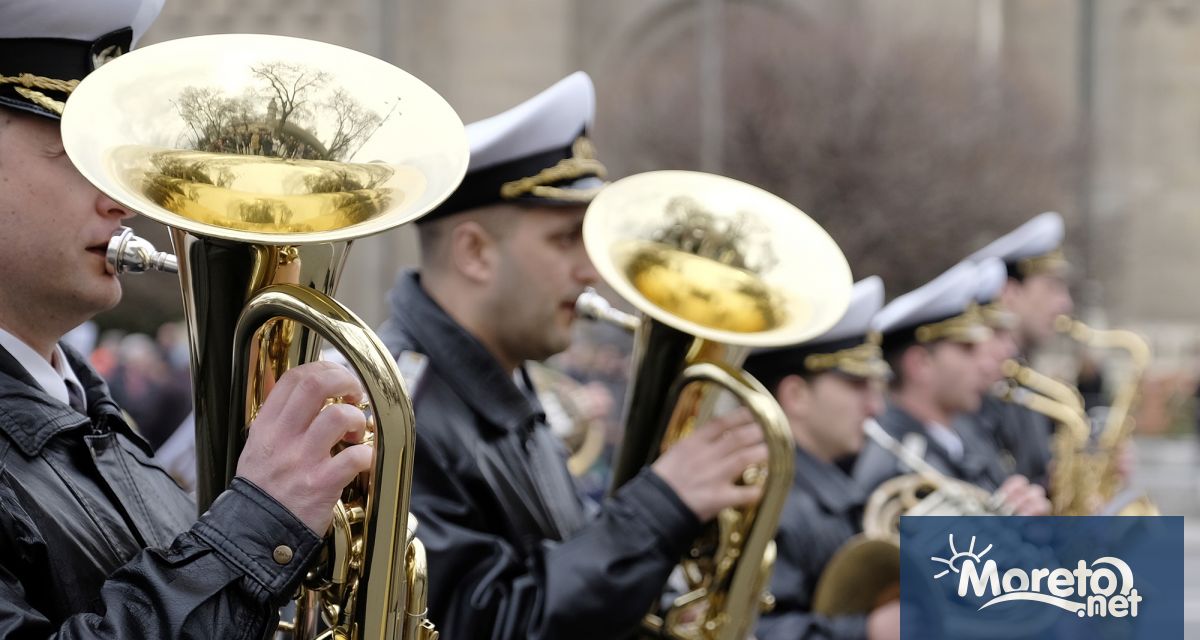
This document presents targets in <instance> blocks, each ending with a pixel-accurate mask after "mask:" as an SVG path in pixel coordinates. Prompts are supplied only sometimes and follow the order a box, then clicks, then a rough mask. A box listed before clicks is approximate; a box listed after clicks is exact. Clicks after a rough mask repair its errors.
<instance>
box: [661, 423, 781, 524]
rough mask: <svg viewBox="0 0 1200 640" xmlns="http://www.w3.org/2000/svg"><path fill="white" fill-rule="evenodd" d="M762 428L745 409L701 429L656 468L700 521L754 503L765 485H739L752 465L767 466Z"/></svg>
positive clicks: (673, 450)
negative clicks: (729, 509)
mask: <svg viewBox="0 0 1200 640" xmlns="http://www.w3.org/2000/svg"><path fill="white" fill-rule="evenodd" d="M766 461H767V445H766V444H765V443H764V442H763V434H762V428H761V427H760V426H759V425H758V424H757V423H755V422H754V420H753V419H752V418H751V417H750V412H749V411H747V410H745V409H736V410H734V411H731V412H729V413H727V414H724V415H722V416H720V417H718V418H714V419H712V420H709V421H708V422H706V423H704V424H702V425H700V426H699V427H697V428H696V429H695V430H694V431H693V432H692V433H691V434H690V435H688V436H687V437H686V438H683V439H681V440H680V441H679V442H677V443H675V445H674V446H672V447H671V448H670V449H667V451H666V452H664V453H663V454H662V456H660V457H659V458H658V460H656V461H655V462H654V464H653V466H652V467H651V468H652V469H653V470H654V472H655V473H657V474H658V475H659V477H661V478H662V479H663V480H664V481H665V482H666V483H667V485H669V486H670V487H671V489H673V490H674V491H675V493H676V494H677V495H678V496H679V499H680V500H682V501H683V503H684V504H685V505H687V506H688V508H689V509H691V510H692V512H693V513H695V514H696V517H697V518H699V519H700V521H701V522H707V521H708V520H711V519H712V518H713V517H714V516H716V515H717V513H719V512H720V511H721V509H724V508H726V507H737V506H744V505H749V504H753V503H754V502H756V501H757V500H758V499H759V498H761V497H762V485H761V484H751V485H746V484H741V483H739V482H738V481H739V480H740V479H741V478H742V475H743V473H744V472H745V471H746V469H747V468H748V467H751V466H752V465H764V464H766Z"/></svg>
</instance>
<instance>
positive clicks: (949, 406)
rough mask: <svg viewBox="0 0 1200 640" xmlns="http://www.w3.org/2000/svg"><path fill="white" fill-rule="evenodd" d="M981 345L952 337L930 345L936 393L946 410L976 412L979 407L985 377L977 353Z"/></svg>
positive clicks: (956, 412)
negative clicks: (982, 381)
mask: <svg viewBox="0 0 1200 640" xmlns="http://www.w3.org/2000/svg"><path fill="white" fill-rule="evenodd" d="M979 348H980V347H979V345H975V344H968V343H962V342H954V341H951V340H944V341H942V342H938V343H936V344H934V345H933V346H932V347H930V349H929V353H930V360H931V363H932V380H933V387H934V394H935V397H936V400H937V402H938V404H939V405H941V407H942V410H943V411H945V412H946V413H950V414H958V413H973V412H975V411H978V410H979V405H980V402H981V401H982V395H981V393H980V388H981V386H982V385H981V380H982V378H983V376H982V374H981V371H980V369H979V363H978V359H977V356H976V353H975V352H976V350H977V349H979Z"/></svg>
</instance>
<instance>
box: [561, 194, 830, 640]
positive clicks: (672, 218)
mask: <svg viewBox="0 0 1200 640" xmlns="http://www.w3.org/2000/svg"><path fill="white" fill-rule="evenodd" d="M583 236H584V243H585V246H586V247H587V251H588V255H589V256H590V257H591V260H592V262H593V263H594V264H595V265H596V268H597V270H598V271H599V272H600V275H601V277H602V278H603V279H604V280H605V281H606V282H607V284H608V285H609V286H610V287H612V288H613V289H614V290H615V291H616V292H617V293H618V294H619V295H620V296H621V297H622V298H624V299H625V300H626V301H628V302H629V303H631V304H632V305H633V306H634V307H636V308H637V309H638V310H639V311H640V312H641V317H640V318H639V317H637V316H633V315H631V314H625V313H622V312H619V311H616V310H613V309H611V308H610V307H608V306H607V305H606V304H605V303H604V302H603V300H602V299H600V298H599V297H598V296H595V295H594V294H589V295H585V296H582V297H581V299H580V301H579V302H578V303H577V305H576V308H577V309H578V311H579V313H580V315H581V316H584V317H590V318H596V319H606V320H610V321H613V322H615V323H616V324H618V325H619V326H622V327H624V328H626V329H629V330H632V331H634V333H635V339H634V342H635V344H634V354H633V368H634V372H633V374H632V378H631V382H630V384H631V387H630V392H629V395H628V398H627V401H626V406H625V436H624V440H623V441H622V444H621V447H620V450H619V452H618V459H617V461H616V463H615V465H614V468H613V478H612V488H613V490H614V491H615V490H616V489H617V488H619V487H621V486H622V485H623V484H625V483H626V482H627V481H629V480H630V479H632V478H633V477H634V476H635V475H636V474H637V473H639V472H640V471H641V469H642V468H643V467H645V466H646V465H648V464H650V463H652V462H653V461H654V460H655V459H656V458H657V457H658V456H659V455H660V453H661V452H663V451H665V450H666V449H667V448H669V447H671V446H672V445H673V444H674V443H675V442H676V441H677V440H679V439H680V438H682V437H684V436H685V435H687V433H689V432H690V431H691V428H692V426H693V425H694V424H696V423H697V421H699V420H703V419H705V418H706V417H708V416H711V415H712V413H713V411H714V409H715V407H714V403H715V402H716V399H717V398H716V396H717V394H715V393H712V391H713V389H712V385H716V386H718V387H723V388H725V389H727V390H728V391H730V392H731V393H732V394H733V395H734V396H735V397H736V398H737V400H738V401H739V402H740V403H741V404H743V405H745V406H747V407H748V408H749V409H750V411H751V413H752V414H753V415H754V416H755V418H756V419H757V421H758V422H759V424H760V425H761V426H762V429H763V432H764V436H765V440H766V442H767V445H768V449H769V459H768V463H767V469H766V473H765V474H763V473H761V471H762V470H760V469H751V470H748V472H747V473H746V474H745V476H744V480H745V481H747V482H764V483H765V485H764V492H763V498H762V500H761V501H760V502H759V503H758V504H757V505H755V506H752V507H749V508H745V509H726V510H725V511H724V512H722V513H721V514H720V515H719V516H718V517H717V521H716V524H715V525H714V526H712V527H710V528H709V530H708V532H707V533H706V534H705V535H704V536H702V537H701V539H700V540H698V541H696V542H695V543H694V545H693V548H692V552H691V553H690V554H688V555H687V556H686V557H685V558H683V559H682V560H681V562H680V569H681V571H680V573H681V574H682V576H683V578H684V580H685V582H686V587H685V589H684V593H682V595H679V596H678V597H676V598H674V600H673V602H672V604H671V605H670V606H668V607H667V609H666V611H665V613H663V615H658V612H655V613H652V614H650V615H647V616H646V618H645V619H644V620H643V625H642V627H643V633H644V634H648V635H649V636H650V637H656V638H659V637H665V638H689V639H691V638H704V639H718V638H719V639H728V640H732V639H734V638H738V639H740V638H744V637H746V636H747V635H748V634H749V633H750V632H751V631H752V630H753V627H754V623H755V620H756V619H757V617H758V613H759V612H760V611H761V610H762V609H763V608H764V607H765V606H769V603H770V599H769V595H768V594H767V593H766V587H767V585H768V581H769V577H770V570H771V566H772V564H773V562H774V537H775V530H776V528H777V527H778V524H779V516H780V512H781V510H782V509H783V504H784V501H785V499H786V497H787V494H788V491H789V489H790V487H791V484H792V473H793V464H794V456H795V454H794V451H793V446H794V445H793V443H792V438H791V432H790V430H789V428H788V425H787V419H786V417H785V416H784V415H783V412H782V409H780V408H779V405H778V404H777V403H776V402H775V400H774V398H772V396H771V394H770V393H769V392H768V391H767V390H766V389H764V388H763V386H762V385H761V384H759V383H758V381H756V380H754V379H753V378H752V377H751V376H749V375H747V374H746V373H745V372H744V371H742V370H741V364H742V362H743V361H744V359H745V357H746V356H747V355H748V352H749V349H750V348H752V347H768V346H782V345H787V344H794V343H797V342H802V341H804V340H806V339H808V338H811V337H813V336H816V335H819V334H820V333H821V332H823V331H825V330H826V329H828V328H829V327H830V326H832V325H833V324H834V323H835V322H837V320H838V319H839V318H840V317H841V315H842V314H843V313H844V312H845V310H846V307H847V306H848V305H849V301H850V291H851V279H850V269H849V267H848V266H847V264H846V259H845V258H844V257H843V256H842V253H841V251H840V250H839V249H838V247H837V245H836V244H834V242H833V240H832V239H831V238H830V237H829V235H828V234H826V233H825V231H824V230H822V229H821V228H820V227H819V226H818V225H817V224H816V223H815V222H813V221H812V220H811V219H809V218H808V217H807V216H806V215H804V214H803V212H801V211H800V210H798V209H796V208H795V207H793V206H792V205H790V204H788V203H787V202H785V201H783V200H781V199H780V198H778V197H776V196H774V195H771V194H769V193H767V192H765V191H763V190H761V189H758V188H756V187H752V186H750V185H747V184H745V183H742V182H738V181H736V180H732V179H729V178H723V177H720V176H715V175H710V174H704V173H694V172H687V171H656V172H650V173H643V174H639V175H635V176H631V177H628V178H625V179H623V180H620V181H618V182H615V183H613V184H612V185H610V186H608V187H606V188H605V189H604V190H603V191H601V192H600V194H599V195H598V196H597V197H596V199H595V200H594V201H593V202H592V204H591V206H589V208H588V211H587V215H586V217H585V218H584V226H583ZM764 475H765V478H764V477H763V476H764Z"/></svg>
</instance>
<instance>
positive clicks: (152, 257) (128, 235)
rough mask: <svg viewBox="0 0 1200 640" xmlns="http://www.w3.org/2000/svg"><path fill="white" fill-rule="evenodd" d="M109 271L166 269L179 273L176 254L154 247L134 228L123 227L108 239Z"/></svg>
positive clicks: (137, 271) (125, 271)
mask: <svg viewBox="0 0 1200 640" xmlns="http://www.w3.org/2000/svg"><path fill="white" fill-rule="evenodd" d="M107 258H108V272H109V273H111V274H113V275H117V276H119V275H121V274H123V273H142V272H143V271H165V272H166V273H179V262H178V261H177V260H176V259H175V256H173V255H171V254H169V253H167V252H165V251H159V250H157V249H155V248H154V245H152V244H150V242H149V241H147V240H144V239H142V238H139V237H138V236H136V235H134V233H133V229H130V228H129V227H122V228H121V230H120V231H118V232H117V233H116V234H115V235H114V236H113V237H112V239H111V240H109V241H108V255H107Z"/></svg>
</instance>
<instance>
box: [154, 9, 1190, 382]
mask: <svg viewBox="0 0 1200 640" xmlns="http://www.w3.org/2000/svg"><path fill="white" fill-rule="evenodd" d="M747 6H754V8H755V9H756V10H759V11H765V12H773V13H774V14H775V15H777V16H778V17H779V20H780V21H795V22H797V23H803V22H805V21H819V20H827V19H843V20H846V19H848V20H851V21H854V22H857V23H859V24H861V25H864V26H865V27H866V31H865V33H868V34H873V36H872V37H867V38H864V40H863V42H862V43H861V46H862V47H863V48H864V49H869V48H870V47H874V46H879V43H880V42H885V41H887V40H888V39H889V38H893V37H896V36H898V35H903V36H906V37H910V38H917V39H920V38H922V37H926V36H928V37H930V38H935V37H936V38H944V37H953V38H956V39H960V40H962V41H964V42H968V43H971V45H970V48H971V51H972V54H971V55H972V56H974V58H975V62H974V64H977V65H978V67H977V68H978V77H979V78H980V81H981V82H982V83H983V84H984V85H985V87H984V91H986V84H987V81H988V78H989V77H990V74H998V73H1002V72H1003V70H1004V69H1006V68H1009V67H1013V66H1020V67H1022V68H1023V69H1024V70H1025V71H1026V72H1027V75H1028V79H1029V84H1028V85H1027V86H1028V87H1030V90H1031V91H1033V92H1035V93H1036V94H1037V95H1038V99H1039V100H1042V101H1044V102H1045V103H1046V104H1048V105H1050V108H1051V109H1053V110H1054V111H1055V113H1056V115H1057V116H1058V119H1057V122H1059V123H1060V125H1059V126H1062V127H1067V128H1070V129H1071V130H1072V131H1071V133H1073V134H1074V135H1077V136H1078V141H1079V143H1080V145H1081V146H1080V148H1081V149H1082V151H1083V153H1082V154H1081V155H1080V157H1081V158H1082V161H1081V167H1080V170H1079V172H1078V177H1077V179H1075V182H1074V183H1073V184H1072V189H1071V194H1070V195H1071V197H1070V198H1069V200H1068V201H1067V202H1066V203H1065V205H1064V206H1062V208H1063V209H1064V214H1066V215H1067V217H1068V219H1069V220H1070V229H1071V231H1070V233H1071V234H1072V246H1071V254H1072V255H1071V257H1072V258H1073V262H1075V263H1076V264H1077V265H1078V266H1079V274H1078V275H1079V276H1080V281H1079V282H1080V283H1079V292H1080V294H1081V295H1080V302H1081V303H1082V305H1081V306H1082V308H1081V313H1082V315H1083V316H1084V317H1085V318H1089V319H1091V320H1093V321H1095V322H1097V323H1098V324H1102V325H1103V324H1110V325H1122V326H1129V327H1132V328H1136V329H1138V330H1140V331H1142V332H1143V333H1146V334H1147V335H1149V336H1150V337H1151V338H1152V341H1153V342H1154V346H1155V348H1156V351H1157V352H1158V355H1159V359H1160V361H1164V362H1168V363H1172V364H1173V365H1174V366H1176V367H1180V368H1188V369H1191V368H1192V367H1193V366H1194V361H1196V360H1197V357H1198V354H1200V332H1198V331H1197V329H1196V327H1197V326H1198V325H1197V321H1198V320H1200V297H1197V296H1193V295H1189V293H1190V292H1191V290H1192V287H1191V286H1189V285H1191V281H1192V278H1193V275H1192V274H1193V273H1195V272H1197V271H1200V251H1197V250H1196V246H1197V245H1198V244H1200V37H1197V36H1198V35H1200V1H1197V0H1105V1H1104V2H1100V1H1098V0H919V1H915V2H890V1H888V0H757V1H754V2H751V1H741V2H732V1H726V2H721V1H720V0H606V1H605V2H588V1H586V0H498V1H489V2H484V1H482V0H425V1H416V0H346V1H345V2H340V3H328V2H322V1H318V0H237V1H234V0H197V1H194V2H187V3H185V2H180V1H178V0H175V1H168V3H167V7H166V9H165V11H164V13H163V15H162V17H161V18H160V19H159V21H158V22H157V23H156V25H155V26H154V27H153V28H152V29H151V31H150V32H149V34H148V35H147V37H146V39H145V41H144V42H146V43H150V42H155V41H160V40H165V39H171V38H178V37H184V36H189V35H200V34H208V33H223V32H259V33H273V34H281V35H291V36H299V37H305V38H313V39H318V40H324V41H327V42H332V43H335V44H340V45H344V46H348V47H352V48H355V49H359V50H362V51H365V52H368V53H371V54H373V55H376V56H378V57H381V58H383V59H385V60H388V61H390V62H393V63H395V64H397V65H398V66H400V67H402V68H404V69H406V70H407V71H409V72H411V73H413V74H414V75H416V76H417V77H419V78H421V79H423V80H424V81H426V82H427V83H429V84H430V85H431V86H433V87H434V88H435V89H436V90H438V91H439V92H440V93H441V94H442V95H443V96H445V97H446V98H447V100H449V102H450V103H451V104H452V105H453V106H454V107H455V108H456V109H457V110H458V112H459V114H460V115H461V116H462V117H463V119H464V120H465V121H471V120H474V119H478V118H480V117H484V116H487V115H490V114H492V113H495V112H497V111H500V110H502V109H505V108H507V107H509V106H511V105H513V104H515V103H517V102H519V101H521V100H523V99H524V98H526V97H528V96H529V95H531V94H533V93H534V92H536V91H538V90H540V89H542V88H544V87H545V86H548V85H549V84H550V83H552V82H553V81H555V80H557V79H558V78H560V77H562V76H564V75H566V74H567V73H569V72H571V71H573V70H575V69H584V70H586V71H589V72H590V73H591V74H592V75H593V77H594V78H595V79H596V81H597V88H598V93H599V94H600V98H601V101H602V102H604V101H614V100H615V101H623V102H625V103H627V104H631V105H635V106H636V105H637V104H638V102H639V99H640V98H639V96H637V95H622V92H623V91H624V90H625V89H627V87H622V86H620V85H619V83H618V82H616V81H611V82H610V79H613V78H619V77H621V73H622V71H623V70H625V68H626V67H627V66H628V65H630V64H632V63H634V62H633V61H636V60H637V57H636V54H637V53H638V52H642V55H646V52H652V51H654V48H653V47H654V43H655V42H660V43H661V42H666V41H668V40H669V38H670V37H671V34H672V32H673V30H678V29H681V28H685V27H684V25H690V26H688V27H687V28H692V29H696V30H698V31H697V32H698V33H699V34H700V37H698V38H696V39H694V40H693V41H692V42H693V43H694V44H693V45H691V46H693V48H694V49H695V50H694V51H692V52H684V53H685V55H687V56H690V57H691V58H693V59H694V62H695V65H696V68H695V79H696V80H695V81H696V82H697V83H698V84H697V88H696V95H697V100H696V103H695V105H694V108H695V109H696V111H697V114H696V117H695V118H694V119H692V120H689V121H688V122H696V123H698V126H696V130H695V131H694V132H693V133H692V134H691V135H693V136H694V138H695V139H696V140H697V144H698V146H699V149H700V152H699V153H700V157H699V158H698V161H697V163H696V164H697V168H704V169H708V170H713V171H720V170H722V168H723V158H722V153H723V147H722V145H721V144H720V143H719V142H717V143H713V140H714V139H719V136H720V135H721V134H722V130H723V128H724V127H725V124H726V123H725V122H724V121H723V115H724V113H725V111H726V104H725V101H726V100H727V98H728V97H727V96H725V95H724V93H723V91H724V85H723V81H722V77H723V76H722V74H721V73H720V68H721V64H722V55H723V51H722V44H721V42H722V40H721V38H719V37H716V36H715V34H717V33H719V30H720V29H721V25H722V24H723V22H724V21H725V20H726V19H727V18H728V17H729V13H730V12H731V11H737V10H741V9H742V8H745V7H747ZM714 70H715V72H714ZM604 113H605V111H604V109H603V107H602V109H601V121H600V126H599V129H600V138H601V140H600V142H599V144H600V147H601V151H602V152H605V151H606V148H605V143H604V140H603V138H604V136H605V133H606V132H612V131H614V130H615V129H618V128H620V127H622V126H623V123H621V122H612V121H605V120H604V117H603V115H604ZM616 153H617V155H616V157H613V156H611V155H610V156H609V157H608V158H607V159H608V160H609V162H610V164H612V166H614V167H615V168H617V169H618V171H619V170H620V169H621V168H622V167H636V166H637V162H636V158H622V157H619V156H620V151H619V150H617V152H616ZM798 204H800V205H801V206H802V207H803V206H804V205H803V204H802V203H798ZM1047 208H1049V207H1047ZM1038 212H1039V210H1030V211H1028V215H1029V216H1032V215H1034V214H1036V213H1038ZM143 224H144V223H143ZM929 233H930V235H931V236H932V237H936V235H937V231H936V229H932V230H930V231H929ZM162 241H163V242H164V243H165V240H162ZM973 248H975V247H973V246H963V247H961V251H959V250H958V248H954V252H955V253H958V254H959V255H965V254H966V253H968V251H969V250H971V249H973ZM415 258H416V244H415V241H414V234H413V233H411V231H410V230H402V231H399V232H394V233H390V234H385V235H384V236H381V237H375V238H369V239H366V240H361V241H358V242H357V243H356V245H355V248H354V249H353V250H352V251H351V258H350V264H349V266H348V270H347V273H346V275H345V277H344V278H343V281H342V285H341V294H340V295H339V297H340V298H342V299H343V300H345V301H346V302H347V303H348V304H350V305H351V306H352V307H353V308H355V309H356V310H357V311H358V312H359V313H360V314H361V315H363V317H364V318H365V319H367V320H368V321H369V322H371V323H377V322H379V321H381V320H382V318H383V317H384V316H385V314H386V305H385V303H384V300H383V293H384V292H385V291H386V290H387V288H388V287H389V286H390V284H391V282H392V280H393V278H394V276H395V274H396V273H397V271H398V270H399V269H401V268H402V267H403V266H405V265H410V264H413V263H414V261H415ZM857 275H865V274H857ZM138 286H142V285H141V284H139V285H138ZM890 293H891V294H892V295H895V294H896V293H899V292H898V291H892V292H890Z"/></svg>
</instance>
